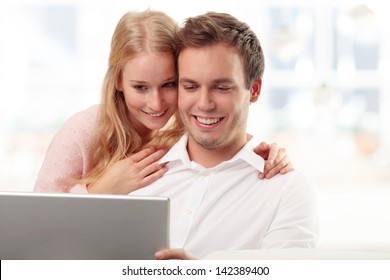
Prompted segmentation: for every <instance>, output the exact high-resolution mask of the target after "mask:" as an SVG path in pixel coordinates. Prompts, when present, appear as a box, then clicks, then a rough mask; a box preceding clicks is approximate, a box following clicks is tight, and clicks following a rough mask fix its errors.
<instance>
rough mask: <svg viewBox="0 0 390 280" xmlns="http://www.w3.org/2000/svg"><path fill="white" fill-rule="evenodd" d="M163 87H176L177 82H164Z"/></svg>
mask: <svg viewBox="0 0 390 280" xmlns="http://www.w3.org/2000/svg"><path fill="white" fill-rule="evenodd" d="M163 87H165V88H172V87H176V82H168V83H165V84H163Z"/></svg>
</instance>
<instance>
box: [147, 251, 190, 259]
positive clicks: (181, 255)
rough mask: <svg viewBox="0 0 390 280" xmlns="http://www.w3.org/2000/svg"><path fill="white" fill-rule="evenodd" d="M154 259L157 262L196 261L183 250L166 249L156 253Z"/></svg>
mask: <svg viewBox="0 0 390 280" xmlns="http://www.w3.org/2000/svg"><path fill="white" fill-rule="evenodd" d="M154 257H155V258H156V259H157V260H174V259H175V260H194V259H196V258H195V257H194V256H192V255H190V254H188V253H187V252H186V251H184V250H183V249H166V250H161V251H158V252H156V254H155V255H154Z"/></svg>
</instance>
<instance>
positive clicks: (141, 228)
mask: <svg viewBox="0 0 390 280" xmlns="http://www.w3.org/2000/svg"><path fill="white" fill-rule="evenodd" d="M168 247H169V198H165V197H151V196H131V195H94V194H65V193H29V192H0V259H2V260H17V259H24V260H29V259H40V260H65V259H68V260H84V259H89V260H109V259H115V260H123V259H126V260H146V259H154V253H155V252H157V251H158V250H160V249H163V248H168Z"/></svg>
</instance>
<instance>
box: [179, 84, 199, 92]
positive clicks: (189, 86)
mask: <svg viewBox="0 0 390 280" xmlns="http://www.w3.org/2000/svg"><path fill="white" fill-rule="evenodd" d="M182 87H183V88H184V89H185V90H187V91H193V90H195V89H196V87H195V86H194V85H183V86H182Z"/></svg>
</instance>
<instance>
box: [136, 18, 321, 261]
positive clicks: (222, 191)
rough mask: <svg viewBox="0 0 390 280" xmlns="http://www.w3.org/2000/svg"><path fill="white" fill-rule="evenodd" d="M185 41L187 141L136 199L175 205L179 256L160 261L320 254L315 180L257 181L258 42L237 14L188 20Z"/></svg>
mask: <svg viewBox="0 0 390 280" xmlns="http://www.w3.org/2000/svg"><path fill="white" fill-rule="evenodd" d="M179 42H180V44H179V55H178V69H179V103H178V106H179V111H180V114H181V118H182V120H183V122H184V124H185V127H186V130H187V132H188V133H187V134H186V135H184V136H183V137H182V138H181V139H180V140H179V142H178V143H177V144H176V145H175V146H174V147H173V148H172V149H171V150H170V151H169V152H168V153H167V154H166V155H165V156H164V157H163V159H162V160H163V161H166V162H168V167H169V171H168V172H167V173H166V174H165V175H164V176H163V177H162V178H161V179H159V180H158V181H156V182H155V183H153V184H151V185H150V186H148V187H146V188H144V189H142V190H140V191H136V192H133V193H132V194H147V195H160V196H168V197H170V198H171V247H172V248H179V249H168V250H163V251H160V252H157V253H156V258H157V259H171V258H175V259H177V258H180V259H189V258H193V257H194V256H196V257H204V256H206V255H208V254H209V253H211V252H214V251H217V250H238V249H242V250H243V249H263V248H291V247H313V246H315V243H316V239H317V213H316V203H315V194H314V192H313V190H312V189H311V187H310V186H309V184H308V183H307V181H306V179H305V178H304V177H303V176H302V175H301V174H300V173H298V172H297V171H293V172H290V173H288V174H286V175H283V176H280V175H277V176H275V177H274V178H272V179H270V180H266V181H264V180H258V178H257V174H258V171H259V170H258V169H257V168H258V167H259V166H262V165H263V164H264V160H263V159H262V158H260V157H259V156H257V155H256V154H255V153H254V152H253V143H252V141H248V140H247V135H246V127H247V119H248V112H249V106H250V104H251V103H254V102H256V101H257V100H258V98H259V96H260V91H261V85H262V75H263V71H264V58H263V52H262V49H261V46H260V43H259V41H258V39H257V37H256V35H255V34H254V33H253V32H252V31H251V30H250V28H249V27H248V26H247V25H246V24H245V23H242V22H240V21H238V20H237V19H235V18H234V17H232V16H230V15H228V14H222V13H206V14H204V15H201V16H197V17H193V18H190V19H188V20H187V21H186V23H185V26H184V27H183V28H182V30H181V31H180V33H179ZM260 171H261V170H260ZM187 251H188V252H191V253H193V254H194V256H193V255H191V254H189V253H187Z"/></svg>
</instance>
